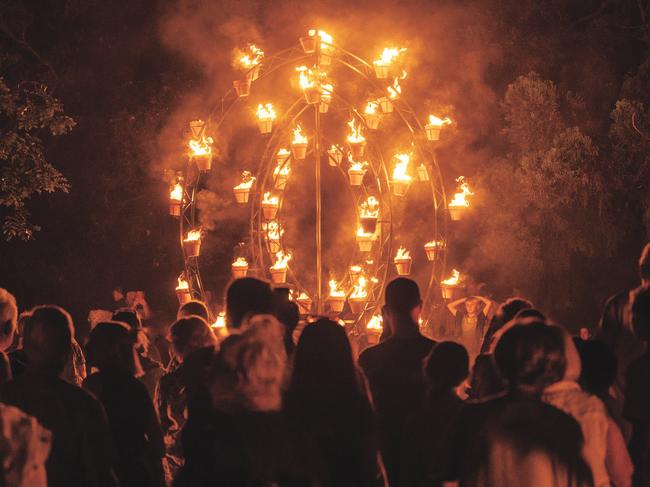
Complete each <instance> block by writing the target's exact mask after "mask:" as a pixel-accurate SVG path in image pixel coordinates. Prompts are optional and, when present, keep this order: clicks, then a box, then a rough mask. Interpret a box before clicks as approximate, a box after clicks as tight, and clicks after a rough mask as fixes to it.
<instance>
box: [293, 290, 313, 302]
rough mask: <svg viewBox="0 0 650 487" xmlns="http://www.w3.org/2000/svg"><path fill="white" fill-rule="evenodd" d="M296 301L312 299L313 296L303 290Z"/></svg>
mask: <svg viewBox="0 0 650 487" xmlns="http://www.w3.org/2000/svg"><path fill="white" fill-rule="evenodd" d="M296 301H302V302H305V301H311V298H310V297H309V296H308V295H307V294H306V293H304V292H302V293H300V294H299V295H298V297H297V298H296Z"/></svg>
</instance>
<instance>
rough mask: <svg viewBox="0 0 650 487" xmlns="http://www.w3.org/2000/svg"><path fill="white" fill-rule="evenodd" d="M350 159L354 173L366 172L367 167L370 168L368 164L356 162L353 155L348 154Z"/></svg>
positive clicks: (351, 169)
mask: <svg viewBox="0 0 650 487" xmlns="http://www.w3.org/2000/svg"><path fill="white" fill-rule="evenodd" d="M348 159H350V169H349V170H350V171H352V172H359V171H362V172H364V173H365V172H366V167H367V166H368V163H367V162H355V161H353V160H352V154H350V153H348Z"/></svg>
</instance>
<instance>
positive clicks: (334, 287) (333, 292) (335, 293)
mask: <svg viewBox="0 0 650 487" xmlns="http://www.w3.org/2000/svg"><path fill="white" fill-rule="evenodd" d="M329 287H330V297H331V298H342V297H345V292H343V291H341V290H339V288H338V287H339V283H338V282H336V279H330V282H329Z"/></svg>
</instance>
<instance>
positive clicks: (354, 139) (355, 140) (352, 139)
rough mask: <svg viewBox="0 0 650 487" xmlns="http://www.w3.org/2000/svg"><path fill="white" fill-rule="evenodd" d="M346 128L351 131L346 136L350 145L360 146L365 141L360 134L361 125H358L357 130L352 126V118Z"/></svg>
mask: <svg viewBox="0 0 650 487" xmlns="http://www.w3.org/2000/svg"><path fill="white" fill-rule="evenodd" d="M348 126H349V127H350V130H351V131H352V132H351V133H350V135H348V142H349V143H350V144H361V143H363V142H365V141H366V138H365V137H364V136H363V134H362V133H361V124H360V123H359V127H358V128H357V127H356V126H355V124H354V117H352V120H350V121H349V122H348Z"/></svg>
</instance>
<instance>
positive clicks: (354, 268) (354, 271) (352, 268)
mask: <svg viewBox="0 0 650 487" xmlns="http://www.w3.org/2000/svg"><path fill="white" fill-rule="evenodd" d="M362 270H363V269H362V267H361V266H360V265H351V266H350V274H360V273H361V271H362Z"/></svg>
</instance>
